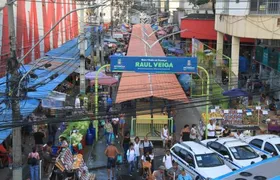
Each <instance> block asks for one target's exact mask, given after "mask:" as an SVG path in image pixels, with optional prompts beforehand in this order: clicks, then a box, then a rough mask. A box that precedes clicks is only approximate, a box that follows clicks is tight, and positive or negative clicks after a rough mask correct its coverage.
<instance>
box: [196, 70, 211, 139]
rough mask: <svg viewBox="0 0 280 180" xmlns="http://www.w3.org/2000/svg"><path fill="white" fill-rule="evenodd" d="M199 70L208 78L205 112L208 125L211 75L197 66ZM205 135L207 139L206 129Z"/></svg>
mask: <svg viewBox="0 0 280 180" xmlns="http://www.w3.org/2000/svg"><path fill="white" fill-rule="evenodd" d="M197 68H198V69H200V70H202V71H204V72H205V74H206V78H207V86H206V102H207V103H206V110H205V114H206V125H207V124H208V122H209V105H208V103H209V95H210V92H209V90H210V78H209V73H208V72H207V70H206V69H204V68H203V67H201V66H197ZM205 134H206V138H207V134H208V130H207V128H206V130H205Z"/></svg>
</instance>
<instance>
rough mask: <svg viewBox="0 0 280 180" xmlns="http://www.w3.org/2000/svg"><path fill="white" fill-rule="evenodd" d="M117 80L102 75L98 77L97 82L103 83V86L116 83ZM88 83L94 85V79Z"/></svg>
mask: <svg viewBox="0 0 280 180" xmlns="http://www.w3.org/2000/svg"><path fill="white" fill-rule="evenodd" d="M117 82H118V80H117V79H116V78H114V77H111V76H105V77H102V78H101V79H98V84H99V85H103V86H112V85H114V84H116V83H117ZM90 84H91V85H94V84H95V80H91V81H90Z"/></svg>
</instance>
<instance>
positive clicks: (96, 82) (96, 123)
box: [94, 64, 110, 141]
mask: <svg viewBox="0 0 280 180" xmlns="http://www.w3.org/2000/svg"><path fill="white" fill-rule="evenodd" d="M106 67H110V64H105V65H103V66H101V67H100V68H99V69H98V71H97V73H96V75H95V87H94V89H95V91H94V92H95V93H94V95H95V96H94V99H95V120H94V126H95V140H96V141H97V139H98V138H97V136H98V75H99V73H100V72H101V70H103V69H105V68H106Z"/></svg>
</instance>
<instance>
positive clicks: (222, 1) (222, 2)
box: [216, 0, 250, 16]
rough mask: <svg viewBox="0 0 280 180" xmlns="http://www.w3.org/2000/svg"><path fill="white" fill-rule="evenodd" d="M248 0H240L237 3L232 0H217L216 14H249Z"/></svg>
mask: <svg viewBox="0 0 280 180" xmlns="http://www.w3.org/2000/svg"><path fill="white" fill-rule="evenodd" d="M249 10H250V1H248V0H246V1H244V0H240V1H239V3H236V1H233V0H217V1H216V14H228V15H234V16H246V15H248V14H249Z"/></svg>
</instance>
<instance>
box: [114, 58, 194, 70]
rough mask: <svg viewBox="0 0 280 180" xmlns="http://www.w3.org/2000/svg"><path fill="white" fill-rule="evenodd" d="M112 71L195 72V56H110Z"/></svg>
mask: <svg viewBox="0 0 280 180" xmlns="http://www.w3.org/2000/svg"><path fill="white" fill-rule="evenodd" d="M110 59H111V71H112V72H139V73H163V74H166V73H172V74H173V73H197V58H195V57H146V56H144V57H141V56H139V57H138V56H134V57H133V56H122V57H120V56H111V57H110Z"/></svg>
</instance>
